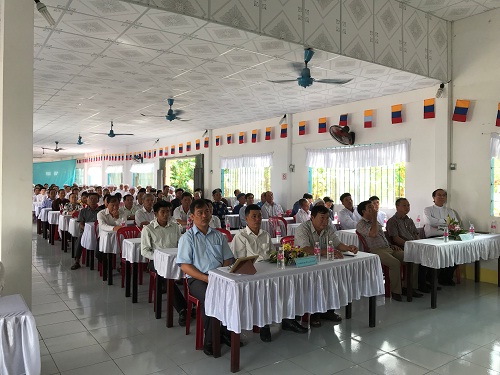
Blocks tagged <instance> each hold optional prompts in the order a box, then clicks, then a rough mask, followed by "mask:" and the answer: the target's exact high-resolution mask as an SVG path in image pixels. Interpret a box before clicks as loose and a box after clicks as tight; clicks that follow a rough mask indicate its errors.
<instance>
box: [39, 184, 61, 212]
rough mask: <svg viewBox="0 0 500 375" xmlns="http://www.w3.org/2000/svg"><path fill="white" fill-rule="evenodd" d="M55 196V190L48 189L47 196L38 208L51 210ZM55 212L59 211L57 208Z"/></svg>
mask: <svg viewBox="0 0 500 375" xmlns="http://www.w3.org/2000/svg"><path fill="white" fill-rule="evenodd" d="M56 195H57V191H56V189H50V190H49V194H48V195H47V198H46V199H45V200H44V201H42V205H41V206H40V207H41V208H50V209H52V204H53V203H54V202H55V200H56ZM55 211H59V207H58V208H57V210H55Z"/></svg>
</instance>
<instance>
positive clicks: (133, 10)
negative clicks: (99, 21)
mask: <svg viewBox="0 0 500 375" xmlns="http://www.w3.org/2000/svg"><path fill="white" fill-rule="evenodd" d="M69 9H70V10H74V11H76V12H78V13H83V14H88V15H92V16H96V17H100V18H105V19H110V20H114V21H120V22H125V21H126V22H134V21H135V20H136V19H137V18H138V17H139V16H140V14H141V13H142V12H144V11H145V9H146V8H144V7H141V6H137V5H133V4H130V3H127V2H124V1H119V0H73V1H71V3H70V4H69Z"/></svg>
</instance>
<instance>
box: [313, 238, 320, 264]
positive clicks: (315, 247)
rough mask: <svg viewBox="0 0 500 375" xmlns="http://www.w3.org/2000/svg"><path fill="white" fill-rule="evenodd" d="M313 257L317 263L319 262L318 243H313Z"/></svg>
mask: <svg viewBox="0 0 500 375" xmlns="http://www.w3.org/2000/svg"><path fill="white" fill-rule="evenodd" d="M314 256H315V257H316V259H317V261H318V263H319V262H320V261H321V248H320V247H319V242H316V243H314Z"/></svg>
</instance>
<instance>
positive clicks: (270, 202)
mask: <svg viewBox="0 0 500 375" xmlns="http://www.w3.org/2000/svg"><path fill="white" fill-rule="evenodd" d="M284 212H285V211H283V208H282V207H281V206H280V205H279V204H278V203H275V202H274V194H273V192H272V191H266V203H264V204H263V205H262V218H263V219H269V218H270V217H272V216H280V215H283V214H284Z"/></svg>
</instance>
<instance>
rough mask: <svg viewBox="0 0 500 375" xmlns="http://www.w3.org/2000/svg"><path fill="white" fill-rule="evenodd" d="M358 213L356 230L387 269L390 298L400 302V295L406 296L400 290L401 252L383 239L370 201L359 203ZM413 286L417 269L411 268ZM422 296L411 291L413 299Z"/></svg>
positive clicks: (369, 249)
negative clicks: (358, 218) (389, 281)
mask: <svg viewBox="0 0 500 375" xmlns="http://www.w3.org/2000/svg"><path fill="white" fill-rule="evenodd" d="M358 213H359V214H360V215H361V216H362V217H361V220H360V221H359V223H358V225H357V226H356V230H357V231H358V233H359V234H360V235H362V236H363V238H364V239H365V241H366V244H367V245H368V249H365V250H366V251H370V252H371V253H373V254H377V255H378V256H379V257H380V262H381V263H382V264H383V265H384V266H387V267H389V277H390V279H391V296H392V299H393V300H395V301H402V300H403V299H402V298H401V294H403V295H406V288H401V263H402V262H403V258H404V253H403V250H402V249H401V248H399V247H397V246H391V245H389V242H387V238H386V237H385V234H384V231H383V230H382V225H380V224H379V222H378V221H377V211H375V209H374V208H373V203H371V202H370V201H364V202H361V203H360V204H359V205H358ZM412 277H413V283H414V284H413V285H417V277H418V269H417V267H413V275H412ZM422 296H423V294H421V293H418V292H417V291H416V290H414V291H413V297H417V298H418V297H422Z"/></svg>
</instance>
